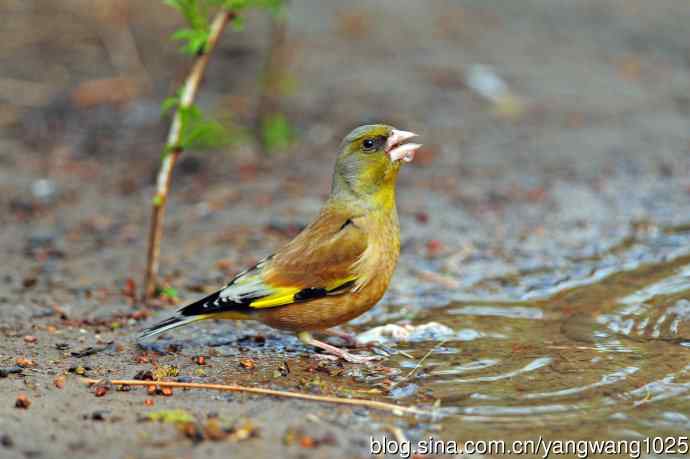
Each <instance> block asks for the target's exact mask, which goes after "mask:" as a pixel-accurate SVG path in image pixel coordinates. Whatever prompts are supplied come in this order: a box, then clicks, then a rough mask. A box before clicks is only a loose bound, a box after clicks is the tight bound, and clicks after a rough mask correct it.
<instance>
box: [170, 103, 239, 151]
mask: <svg viewBox="0 0 690 459" xmlns="http://www.w3.org/2000/svg"><path fill="white" fill-rule="evenodd" d="M178 110H179V113H180V118H181V121H182V129H181V132H180V142H179V146H180V147H182V148H184V149H197V150H205V149H211V148H218V147H222V146H225V145H227V144H228V143H229V142H230V135H229V133H228V131H227V130H226V129H225V127H223V125H222V124H221V123H219V122H218V121H216V120H213V119H209V118H206V117H205V116H204V115H203V114H202V113H201V110H199V109H198V108H197V107H196V106H194V105H192V106H190V107H186V108H179V109H178Z"/></svg>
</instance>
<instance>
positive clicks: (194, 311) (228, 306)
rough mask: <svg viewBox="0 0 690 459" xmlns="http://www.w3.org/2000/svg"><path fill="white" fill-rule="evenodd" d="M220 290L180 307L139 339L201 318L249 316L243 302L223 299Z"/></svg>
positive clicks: (148, 329)
mask: <svg viewBox="0 0 690 459" xmlns="http://www.w3.org/2000/svg"><path fill="white" fill-rule="evenodd" d="M220 292H221V290H219V291H217V292H215V293H212V294H210V295H208V296H207V297H205V298H202V299H200V300H198V301H195V302H194V303H191V304H188V305H187V306H185V307H183V308H180V309H178V310H177V312H176V313H175V314H174V315H173V316H171V317H168V318H167V319H165V320H163V321H161V322H158V323H157V324H155V325H153V326H151V327H149V328H147V329H146V330H144V331H143V332H142V333H141V335H139V340H142V339H146V338H149V337H151V336H156V335H158V334H161V333H164V332H166V331H168V330H172V329H173V328H177V327H182V326H184V325H187V324H190V323H192V322H197V321H199V320H205V319H212V318H213V319H235V320H242V319H246V318H248V315H247V313H246V312H244V311H243V308H242V306H243V305H242V304H240V303H234V302H231V301H227V300H223V299H222V298H221V297H220ZM238 308H239V309H238ZM244 309H246V307H245V308H244Z"/></svg>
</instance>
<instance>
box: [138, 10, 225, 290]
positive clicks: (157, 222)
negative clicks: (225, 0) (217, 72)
mask: <svg viewBox="0 0 690 459" xmlns="http://www.w3.org/2000/svg"><path fill="white" fill-rule="evenodd" d="M234 17H235V13H234V12H232V11H220V12H218V14H216V16H215V17H214V18H213V22H212V23H211V29H210V32H209V37H208V41H207V42H206V46H205V47H204V49H203V51H202V52H200V53H199V54H198V55H197V57H196V60H195V61H194V64H193V65H192V68H191V70H190V71H189V75H187V79H186V80H185V82H184V85H183V86H182V90H181V94H180V102H179V105H178V107H177V110H176V111H175V116H174V117H173V120H172V123H171V125H170V130H169V131H168V139H167V141H166V143H165V154H164V157H163V161H162V164H161V168H160V170H159V171H158V179H157V181H156V194H155V196H154V198H153V209H152V214H151V227H150V230H149V245H148V252H147V260H146V273H145V275H144V293H143V299H144V301H146V300H148V299H150V298H152V297H153V295H154V294H155V292H156V287H157V283H158V282H157V281H158V266H159V262H160V244H161V239H163V217H164V216H165V202H166V201H167V198H168V193H169V191H170V181H171V178H172V171H173V168H174V166H175V163H176V162H177V159H178V158H179V157H180V155H181V154H182V151H183V149H182V148H181V147H180V136H181V133H182V114H181V113H182V111H183V110H185V109H188V108H190V107H191V106H192V103H193V102H194V98H195V97H196V94H197V91H198V89H199V85H200V84H201V80H202V78H203V76H204V72H205V70H206V66H207V65H208V61H209V57H210V55H211V52H212V51H213V50H214V48H215V46H216V44H217V43H218V40H219V38H220V35H221V34H222V33H223V30H224V29H225V26H226V25H227V24H228V22H229V21H230V20H232V19H233V18H234Z"/></svg>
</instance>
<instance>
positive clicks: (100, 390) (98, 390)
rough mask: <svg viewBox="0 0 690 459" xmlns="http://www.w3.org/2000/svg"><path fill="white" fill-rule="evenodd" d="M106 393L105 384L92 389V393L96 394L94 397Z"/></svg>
mask: <svg viewBox="0 0 690 459" xmlns="http://www.w3.org/2000/svg"><path fill="white" fill-rule="evenodd" d="M107 393H108V388H107V387H106V386H98V387H96V390H95V391H94V395H96V397H103V396H104V395H105V394H107Z"/></svg>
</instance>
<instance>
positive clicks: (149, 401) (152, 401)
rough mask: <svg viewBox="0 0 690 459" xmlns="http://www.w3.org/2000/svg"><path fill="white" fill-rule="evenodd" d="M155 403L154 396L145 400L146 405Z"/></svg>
mask: <svg viewBox="0 0 690 459" xmlns="http://www.w3.org/2000/svg"><path fill="white" fill-rule="evenodd" d="M155 404H156V402H155V401H154V400H153V399H152V398H147V399H146V400H144V405H146V406H153V405H155Z"/></svg>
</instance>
